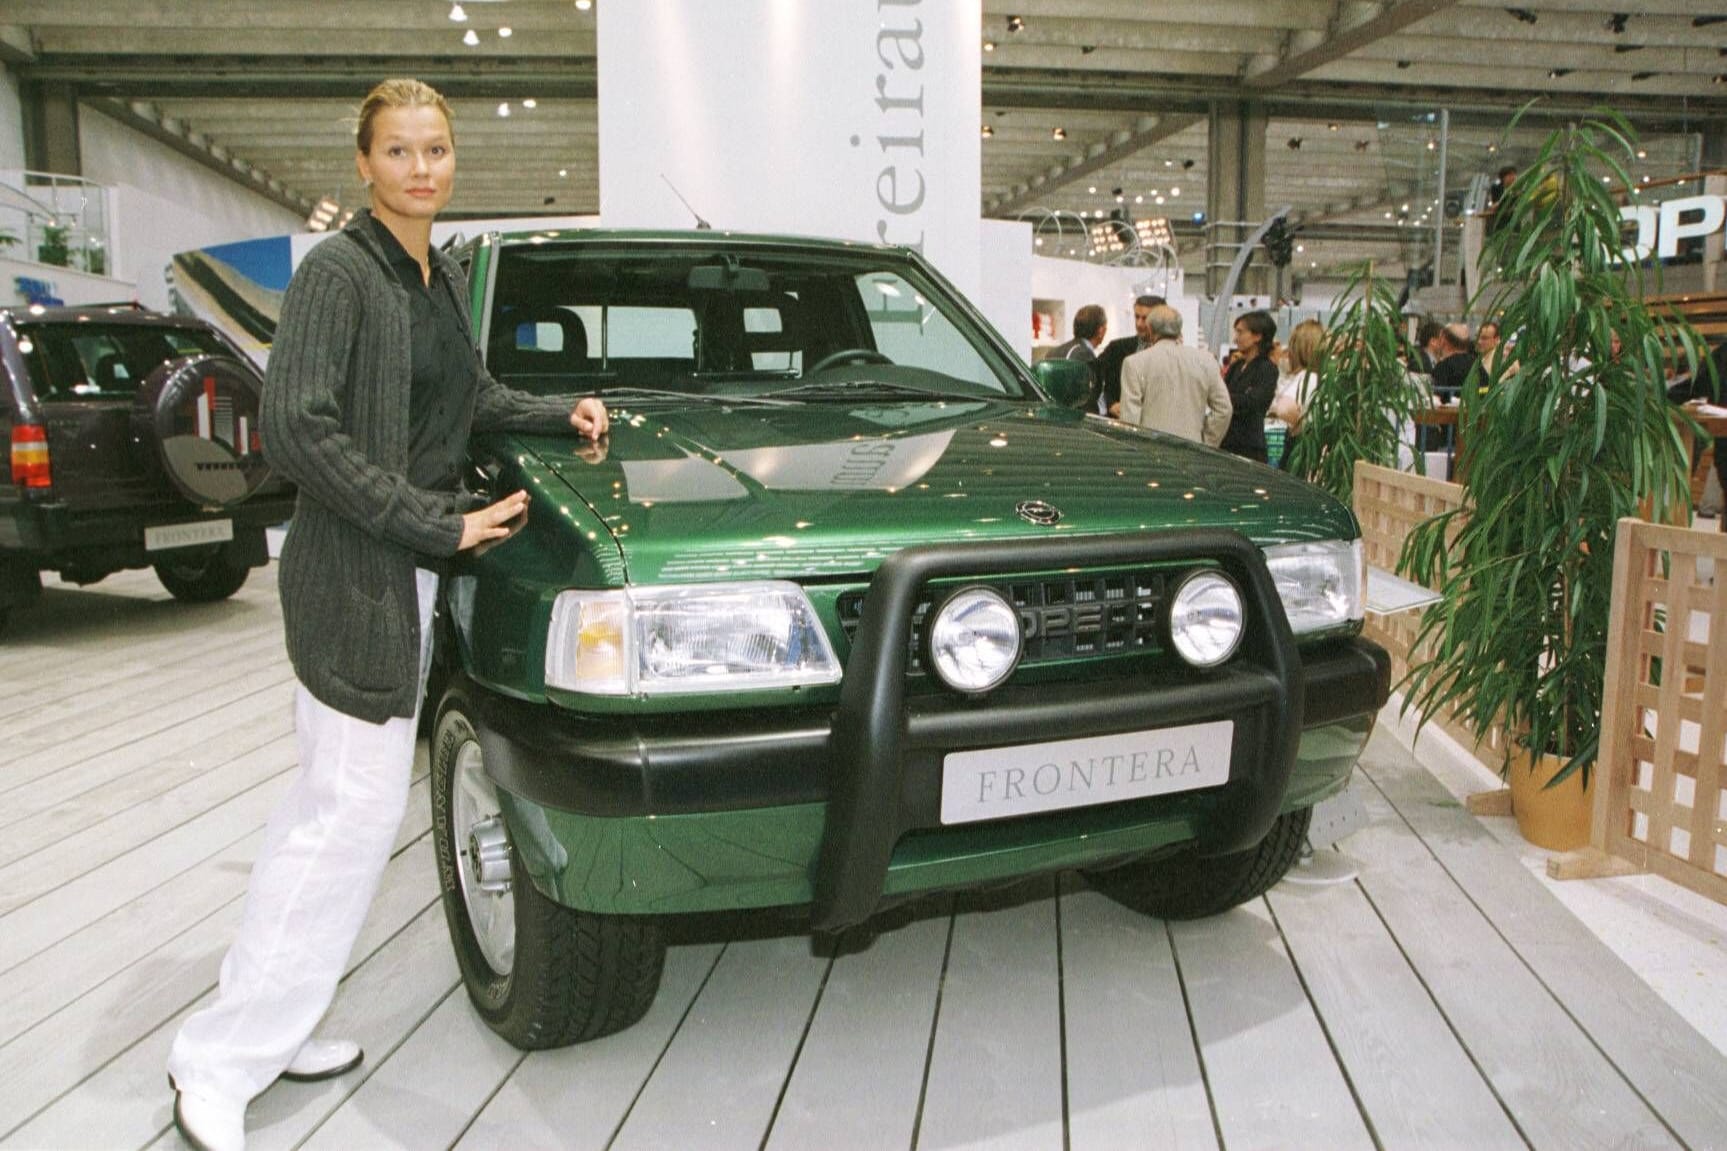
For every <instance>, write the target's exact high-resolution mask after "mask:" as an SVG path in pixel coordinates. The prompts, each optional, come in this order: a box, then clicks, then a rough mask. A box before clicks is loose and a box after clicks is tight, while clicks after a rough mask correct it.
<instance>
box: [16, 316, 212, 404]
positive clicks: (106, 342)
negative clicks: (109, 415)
mask: <svg viewBox="0 0 1727 1151" xmlns="http://www.w3.org/2000/svg"><path fill="white" fill-rule="evenodd" d="M16 330H17V332H18V350H19V351H21V352H23V353H24V360H25V363H26V364H28V365H29V368H30V379H31V381H32V382H33V383H34V384H35V387H36V395H37V398H39V399H42V400H104V399H114V398H116V397H130V396H131V395H133V394H134V393H136V392H137V390H138V388H139V386H140V385H141V384H143V382H144V380H145V379H146V378H147V377H148V376H149V375H150V373H151V372H153V371H155V370H156V369H157V368H158V367H160V366H161V365H162V364H163V363H165V362H166V361H168V360H172V359H177V358H179V357H180V356H199V355H204V354H206V353H211V352H215V353H224V352H226V351H227V350H228V349H227V348H225V347H223V346H222V341H221V340H219V339H217V338H216V337H215V336H214V335H212V334H211V333H209V332H207V331H204V330H202V329H200V328H170V327H166V326H156V325H153V324H152V325H144V324H91V323H73V324H68V323H58V322H56V323H41V324H19V325H18V326H17V329H16Z"/></svg>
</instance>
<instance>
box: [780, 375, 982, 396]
mask: <svg viewBox="0 0 1727 1151" xmlns="http://www.w3.org/2000/svg"><path fill="white" fill-rule="evenodd" d="M859 392H864V393H869V394H877V395H881V394H886V395H890V396H916V397H917V398H918V399H922V400H952V399H959V398H961V397H958V396H953V395H950V394H949V393H947V392H935V391H931V390H930V389H928V388H914V387H912V386H911V385H909V384H895V383H889V382H888V381H887V380H870V379H862V380H817V381H815V382H813V383H808V384H799V385H797V386H796V387H794V388H780V389H779V390H777V391H775V392H774V393H773V394H774V395H776V396H844V397H847V398H852V397H855V396H856V395H857V394H858V393H859Z"/></svg>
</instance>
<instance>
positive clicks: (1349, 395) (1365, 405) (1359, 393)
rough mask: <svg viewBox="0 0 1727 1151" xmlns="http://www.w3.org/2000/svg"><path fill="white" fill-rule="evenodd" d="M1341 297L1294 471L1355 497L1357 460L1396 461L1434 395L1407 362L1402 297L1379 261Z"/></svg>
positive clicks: (1355, 276) (1349, 499) (1359, 273)
mask: <svg viewBox="0 0 1727 1151" xmlns="http://www.w3.org/2000/svg"><path fill="white" fill-rule="evenodd" d="M1338 299H1339V302H1340V304H1342V306H1341V307H1340V308H1339V309H1338V310H1337V311H1335V312H1334V313H1333V316H1332V322H1331V327H1330V329H1329V331H1328V332H1327V335H1326V340H1325V347H1324V350H1323V351H1322V352H1321V354H1320V358H1319V363H1318V364H1317V365H1316V367H1315V368H1314V373H1315V375H1316V376H1317V377H1318V382H1317V383H1316V385H1315V386H1314V388H1313V391H1312V393H1311V394H1310V395H1309V396H1308V397H1307V404H1306V411H1305V412H1304V413H1303V415H1302V418H1301V434H1300V435H1298V436H1297V437H1296V438H1295V446H1294V448H1293V449H1292V450H1291V453H1290V460H1289V470H1290V471H1292V472H1294V473H1296V474H1297V475H1300V476H1303V477H1305V478H1306V479H1308V480H1309V481H1310V482H1312V483H1315V484H1318V485H1319V486H1320V487H1322V488H1324V489H1325V490H1326V491H1328V492H1330V493H1331V494H1332V495H1334V496H1336V497H1337V498H1338V499H1340V500H1342V501H1343V502H1344V503H1347V504H1353V503H1354V487H1355V462H1356V461H1357V460H1364V461H1366V462H1367V463H1370V464H1379V465H1381V466H1383V467H1390V468H1394V467H1396V466H1397V453H1398V449H1399V447H1400V446H1402V445H1403V444H1404V442H1405V441H1406V440H1407V439H1408V437H1409V434H1410V427H1411V425H1412V424H1413V423H1414V419H1415V412H1416V410H1417V409H1418V408H1421V407H1424V406H1426V403H1427V398H1426V395H1425V394H1424V392H1423V391H1422V388H1421V387H1420V385H1419V384H1418V383H1417V382H1415V381H1414V380H1412V379H1411V377H1410V376H1409V373H1408V371H1407V369H1406V368H1405V367H1404V363H1403V360H1402V356H1401V353H1402V352H1403V338H1402V335H1401V334H1400V329H1401V326H1402V317H1401V316H1400V315H1399V313H1398V309H1397V299H1396V297H1395V296H1394V295H1393V294H1392V291H1391V288H1390V286H1389V285H1387V284H1386V282H1385V280H1384V279H1383V278H1381V277H1380V276H1378V275H1376V274H1375V272H1374V266H1373V263H1372V261H1367V262H1365V263H1363V264H1361V265H1360V266H1359V267H1358V268H1356V269H1355V270H1354V271H1353V272H1352V273H1351V274H1350V277H1349V281H1348V283H1347V284H1346V285H1345V286H1344V290H1343V294H1342V295H1341V296H1339V297H1338ZM1416 461H1417V464H1418V465H1419V464H1420V463H1421V457H1420V456H1419V455H1417V456H1416Z"/></svg>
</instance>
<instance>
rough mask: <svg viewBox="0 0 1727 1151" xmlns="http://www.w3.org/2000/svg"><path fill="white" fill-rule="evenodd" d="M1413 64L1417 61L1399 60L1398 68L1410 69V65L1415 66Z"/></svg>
mask: <svg viewBox="0 0 1727 1151" xmlns="http://www.w3.org/2000/svg"><path fill="white" fill-rule="evenodd" d="M1413 63H1415V61H1413V60H1399V61H1398V62H1397V66H1398V67H1399V68H1407V67H1409V66H1410V65H1411V64H1413Z"/></svg>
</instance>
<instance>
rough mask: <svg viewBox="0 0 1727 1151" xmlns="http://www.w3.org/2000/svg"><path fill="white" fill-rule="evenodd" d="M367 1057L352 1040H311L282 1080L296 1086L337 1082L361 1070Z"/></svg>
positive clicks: (285, 1072) (295, 1055)
mask: <svg viewBox="0 0 1727 1151" xmlns="http://www.w3.org/2000/svg"><path fill="white" fill-rule="evenodd" d="M365 1057H366V1053H365V1052H364V1051H362V1050H360V1045H359V1044H358V1043H355V1042H354V1041H353V1040H352V1039H308V1040H306V1042H305V1043H303V1044H301V1045H300V1050H298V1051H296V1052H295V1053H294V1058H293V1059H292V1060H291V1061H290V1062H289V1064H288V1067H287V1069H286V1070H285V1071H283V1072H282V1078H284V1079H287V1080H291V1081H292V1082H295V1083H316V1082H318V1081H319V1080H320V1079H334V1078H335V1077H336V1076H338V1075H345V1074H347V1073H348V1072H350V1071H352V1070H353V1069H354V1068H356V1067H358V1066H359V1065H360V1061H361V1060H362V1059H364V1058H365Z"/></svg>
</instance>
